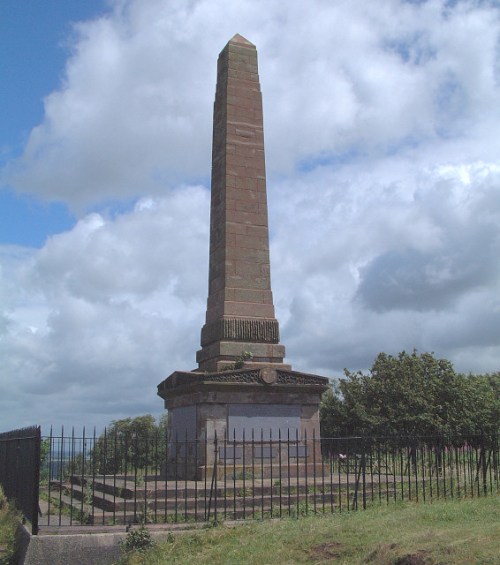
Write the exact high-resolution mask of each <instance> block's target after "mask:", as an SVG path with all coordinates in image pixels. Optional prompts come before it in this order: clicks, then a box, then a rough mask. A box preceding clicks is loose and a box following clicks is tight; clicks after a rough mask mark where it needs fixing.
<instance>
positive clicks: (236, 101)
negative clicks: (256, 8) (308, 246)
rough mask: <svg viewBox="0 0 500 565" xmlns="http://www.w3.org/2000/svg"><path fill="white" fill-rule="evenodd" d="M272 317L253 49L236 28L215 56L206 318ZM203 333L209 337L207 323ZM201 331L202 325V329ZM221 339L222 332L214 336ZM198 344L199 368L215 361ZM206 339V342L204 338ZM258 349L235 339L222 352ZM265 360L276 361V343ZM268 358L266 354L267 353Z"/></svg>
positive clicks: (215, 355) (215, 351) (216, 351)
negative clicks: (237, 32) (236, 341)
mask: <svg viewBox="0 0 500 565" xmlns="http://www.w3.org/2000/svg"><path fill="white" fill-rule="evenodd" d="M232 318H238V319H245V320H249V321H251V320H262V319H268V320H272V321H273V323H274V324H276V327H277V322H276V320H275V317H274V306H273V299H272V292H271V279H270V263H269V233H268V218H267V195H266V165H265V157H264V129H263V122H262V96H261V92H260V83H259V76H258V64H257V50H256V49H255V46H254V45H252V44H251V43H250V42H249V41H247V40H246V39H244V38H242V37H241V36H238V35H236V36H235V37H233V39H232V40H231V41H230V42H229V43H228V44H227V45H226V47H225V48H224V49H223V50H222V52H221V53H220V55H219V60H218V64H217V88H216V95H215V103H214V136H213V151H212V203H211V215H210V266H209V295H208V299H207V315H206V324H213V323H214V322H216V321H217V320H223V319H232ZM211 328H212V329H211V330H210V332H209V335H210V336H212V337H211V339H215V340H216V341H215V342H214V343H217V336H216V335H215V334H214V333H213V331H215V330H213V326H211ZM204 334H205V335H207V332H206V331H205V330H204ZM219 339H222V336H220V337H219ZM209 345H210V344H205V345H204V346H203V349H202V350H201V351H200V352H198V356H197V358H198V360H199V367H200V369H201V370H206V371H212V370H217V369H218V368H219V365H220V362H221V357H220V356H221V350H220V348H217V347H212V346H211V345H210V348H209V349H207V348H208V346H209ZM212 345H213V343H212ZM252 347H253V348H254V349H258V343H251V342H241V343H239V344H236V345H235V346H234V347H233V348H231V349H230V350H228V349H227V348H226V349H225V355H224V360H225V361H226V362H227V355H228V351H237V350H238V354H239V353H241V351H242V350H250V351H251V350H252ZM275 351H276V357H275V358H273V354H272V350H270V353H271V355H270V357H269V356H266V361H268V362H271V363H272V362H275V363H282V360H283V355H284V348H283V347H282V346H280V348H278V349H276V350H275ZM268 357H269V359H268Z"/></svg>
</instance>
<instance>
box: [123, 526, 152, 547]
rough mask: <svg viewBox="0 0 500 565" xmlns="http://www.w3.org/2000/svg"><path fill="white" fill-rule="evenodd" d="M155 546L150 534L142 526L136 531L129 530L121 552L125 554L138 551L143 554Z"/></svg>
mask: <svg viewBox="0 0 500 565" xmlns="http://www.w3.org/2000/svg"><path fill="white" fill-rule="evenodd" d="M154 546H155V542H154V541H153V539H152V537H151V533H150V532H149V530H148V529H147V528H145V527H144V525H142V526H141V527H140V528H139V529H137V530H130V531H129V533H128V534H127V537H126V538H125V541H124V542H123V544H122V547H123V550H124V551H125V552H127V553H130V552H132V551H138V552H140V553H144V552H145V551H147V550H148V549H151V548H152V547H154Z"/></svg>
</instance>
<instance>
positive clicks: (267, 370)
mask: <svg viewBox="0 0 500 565" xmlns="http://www.w3.org/2000/svg"><path fill="white" fill-rule="evenodd" d="M260 380H261V381H262V382H263V383H265V384H266V385H272V384H274V383H275V382H276V381H277V380H278V373H277V372H276V369H271V367H264V368H263V369H261V370H260Z"/></svg>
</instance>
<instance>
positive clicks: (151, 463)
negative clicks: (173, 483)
mask: <svg viewBox="0 0 500 565" xmlns="http://www.w3.org/2000/svg"><path fill="white" fill-rule="evenodd" d="M166 422H167V421H166V418H165V417H164V416H162V418H161V419H160V421H159V423H158V424H156V421H155V419H154V417H153V416H152V415H151V414H146V415H145V416H137V417H136V418H124V419H123V420H114V421H113V422H112V423H111V425H110V426H109V428H106V429H105V430H104V432H103V433H102V434H101V435H100V436H99V438H98V439H97V441H96V444H95V447H94V449H93V453H92V460H93V462H94V465H95V468H96V472H98V473H103V474H114V473H119V472H123V473H124V472H126V471H127V470H130V469H141V470H142V469H146V468H147V467H157V466H158V465H159V463H160V461H161V454H162V453H163V452H164V451H165V442H166Z"/></svg>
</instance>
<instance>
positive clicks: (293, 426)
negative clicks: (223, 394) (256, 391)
mask: <svg viewBox="0 0 500 565" xmlns="http://www.w3.org/2000/svg"><path fill="white" fill-rule="evenodd" d="M300 410H301V408H300V406H299V405H295V404H229V405H228V422H227V424H228V436H229V437H230V438H231V439H233V438H234V439H236V440H238V441H241V440H242V439H243V433H244V434H245V440H247V441H251V440H252V433H253V439H254V440H255V441H261V439H263V440H264V441H269V440H270V439H272V440H274V441H278V439H279V437H280V434H281V439H282V441H286V440H287V439H288V438H290V440H295V439H297V438H298V439H300Z"/></svg>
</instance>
